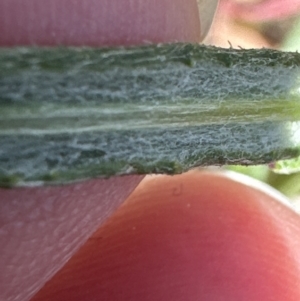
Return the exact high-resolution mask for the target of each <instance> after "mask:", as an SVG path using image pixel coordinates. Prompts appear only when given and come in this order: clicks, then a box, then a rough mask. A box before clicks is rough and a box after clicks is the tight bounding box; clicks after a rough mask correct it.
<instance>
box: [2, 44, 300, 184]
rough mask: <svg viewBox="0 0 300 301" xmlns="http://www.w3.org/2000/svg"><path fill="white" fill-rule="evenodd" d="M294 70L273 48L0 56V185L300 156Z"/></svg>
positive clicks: (298, 59)
mask: <svg viewBox="0 0 300 301" xmlns="http://www.w3.org/2000/svg"><path fill="white" fill-rule="evenodd" d="M299 71H300V55H299V54H298V53H284V52H279V51H274V50H267V49H261V50H243V49H240V50H236V49H220V48H216V47H206V46H200V45H190V44H169V45H160V46H155V45H151V46H147V47H136V48H127V49H125V48H115V49H93V48H13V49H8V48H6V49H5V48H4V49H1V50H0V145H1V149H0V186H1V185H2V186H5V185H7V186H11V185H25V184H26V183H27V184H28V183H29V182H36V183H37V182H39V183H42V182H48V183H62V182H68V181H73V180H79V179H84V178H90V177H98V176H104V177H107V176H111V175H116V174H128V173H153V172H154V173H169V174H174V173H178V172H182V171H185V170H188V169H189V168H192V167H195V166H205V165H222V164H244V165H250V164H262V163H269V162H271V161H274V160H278V159H283V158H291V157H294V156H297V155H299V154H300V147H299V146H300V136H299V135H297V133H298V132H299V129H300V124H299V120H300V94H299V93H300V92H299V91H300V90H299V89H300V82H299V75H300V73H299Z"/></svg>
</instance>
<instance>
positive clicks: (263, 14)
mask: <svg viewBox="0 0 300 301" xmlns="http://www.w3.org/2000/svg"><path fill="white" fill-rule="evenodd" d="M221 3H222V5H223V4H225V5H226V4H228V7H227V9H228V13H230V14H231V15H232V16H234V17H236V18H238V19H242V20H244V21H247V22H268V21H273V20H278V19H284V18H288V17H291V16H294V15H297V14H299V12H300V1H299V0H263V1H260V2H258V3H238V2H235V1H233V0H223V1H222V2H221Z"/></svg>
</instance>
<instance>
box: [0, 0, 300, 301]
mask: <svg viewBox="0 0 300 301" xmlns="http://www.w3.org/2000/svg"><path fill="white" fill-rule="evenodd" d="M39 3H43V5H40V4H39ZM56 3H57V5H55V4H56ZM58 3H59V4H58ZM84 3H85V5H84V6H85V8H82V5H83V1H75V0H73V1H71V0H69V1H66V0H61V1H59V2H58V0H48V1H46V0H39V1H38V0H0V23H1V22H3V23H1V24H0V45H2V46H13V45H31V44H42V45H56V44H66V45H67V44H68V45H83V44H84V45H98V46H101V45H102V46H107V45H132V44H144V43H148V42H155V43H156V42H171V41H191V42H196V41H198V39H199V36H200V29H199V24H200V22H199V19H198V12H197V10H196V1H195V0H172V1H167V0H163V1H158V0H157V1H156V0H152V1H150V0H148V1H147V0H131V1H130V0H127V1H125V0H98V1H96V0H95V1H92V0H86V1H84ZM132 3H134V4H132ZM88 4H89V5H88ZM151 20H153V21H151ZM75 29H76V30H75ZM212 177H213V176H212V175H211V176H210V175H209V174H204V176H201V178H199V176H198V175H197V174H195V173H190V174H185V175H182V176H175V177H158V178H156V180H155V181H151V182H149V185H148V184H147V182H146V183H144V184H142V186H140V187H139V189H138V191H137V192H136V193H135V194H134V196H133V197H132V198H131V199H130V200H129V201H128V203H127V204H126V205H125V206H124V207H122V208H121V210H120V211H118V212H117V213H116V215H115V216H114V217H113V218H112V219H111V220H110V221H109V222H107V224H106V225H105V226H103V227H100V226H101V225H102V224H103V222H104V221H105V220H106V219H107V217H108V216H109V215H111V214H112V212H113V211H115V210H116V208H117V207H118V206H119V205H120V204H121V203H122V202H124V200H125V199H126V197H127V196H128V195H129V193H130V192H131V191H132V190H133V189H134V188H135V187H136V186H137V184H138V183H139V182H140V181H141V180H142V178H143V177H142V176H128V177H114V178H111V179H109V180H100V179H98V180H90V181H85V182H82V183H78V184H73V185H66V186H60V187H40V188H38V187H35V188H19V189H13V190H7V189H0V246H1V248H0V269H1V273H0V300H5V301H12V300H20V301H27V300H29V299H31V298H32V296H33V295H34V294H36V293H37V292H38V291H40V292H39V293H38V294H37V295H36V296H35V297H34V300H43V301H45V300H47V298H49V297H51V295H50V294H51V291H52V290H53V292H55V295H54V296H53V295H52V297H51V298H50V299H51V300H72V297H74V296H72V294H73V292H76V293H77V294H78V295H76V296H82V298H83V299H80V300H108V301H109V300H112V301H113V300H114V301H115V300H120V299H118V298H121V296H123V293H124V296H125V298H121V300H133V301H135V300H146V298H148V300H175V301H179V300H180V301H181V300H195V298H196V299H197V297H199V296H201V298H202V296H204V297H205V296H207V298H208V299H206V300H215V301H219V300H223V301H224V300H225V301H227V300H234V301H235V299H232V298H233V297H237V299H236V300H242V301H245V300H247V301H248V300H249V301H250V300H266V301H269V300H270V301H271V300H272V301H277V300H278V301H279V300H285V301H292V300H299V299H300V296H299V290H298V283H300V273H299V269H298V268H299V255H298V252H297V250H299V249H300V248H299V236H298V233H299V230H300V226H299V224H300V220H299V217H298V215H296V214H295V213H294V212H293V211H291V210H290V209H288V208H286V207H284V206H282V205H278V203H277V202H276V201H274V200H273V199H272V198H271V197H267V196H264V197H262V196H261V194H258V193H257V192H256V191H255V190H253V189H251V188H249V187H246V186H243V185H239V186H238V187H239V188H238V187H237V186H236V185H235V184H234V182H232V181H231V180H228V179H226V181H225V180H224V179H223V178H222V179H221V178H218V177H216V178H214V179H213V178H212ZM166 179H167V180H166ZM224 181H225V182H224ZM203 183H205V185H204V184H203ZM245 187H246V188H245ZM188 201H189V203H187V202H188ZM188 204H190V207H188ZM250 204H251V205H250ZM170 205H171V206H170ZM126 208H127V209H126ZM134 208H135V209H134ZM133 209H134V210H133ZM216 213H220V214H216ZM133 227H136V230H138V231H137V235H135V234H134V229H133ZM97 228H98V229H99V230H98V231H97V232H96V233H95V234H94V235H93V236H92V238H91V239H90V240H89V241H88V242H87V243H86V244H85V245H84V246H83V244H84V243H85V242H86V240H87V239H88V237H89V236H90V235H91V234H92V233H93V232H94V231H95V230H96V229H97ZM129 230H130V231H129ZM102 234H105V235H108V234H109V237H107V238H106V239H105V240H103V242H102V240H101V237H102ZM199 238H200V239H199ZM203 242H205V244H203ZM257 245H260V246H262V248H258V247H257ZM80 246H83V247H82V248H81V249H79V248H80ZM233 246H234V248H233ZM78 250H79V251H78ZM99 250H100V251H99ZM77 251H78V253H76V252H77ZM74 253H76V255H75V257H73V259H71V260H70V261H69V262H68V264H67V265H66V266H65V267H64V268H63V269H62V270H61V271H60V272H59V273H58V274H56V276H54V277H53V278H52V280H50V281H49V282H48V283H47V285H46V286H44V284H45V282H46V281H47V280H48V279H50V278H51V277H52V276H53V275H54V274H55V273H56V272H57V271H58V270H59V269H60V268H61V267H62V266H63V265H64V264H65V263H66V261H67V260H68V259H69V258H70V257H72V255H74ZM233 254H234V256H233ZM133 255H134V256H133ZM199 260H200V261H199ZM239 266H241V267H242V268H241V269H239ZM93 267H95V269H94V268H93ZM216 269H217V271H220V273H217V272H216ZM78 270H79V272H78ZM114 272H115V274H114ZM245 272H247V273H245ZM81 273H82V276H84V277H82V276H80V275H81ZM64 275H65V276H64ZM87 280H88V281H87ZM201 282H202V283H204V284H205V286H204V288H203V289H202V290H200V289H199V283H201ZM72 283H73V284H72ZM99 283H101V285H102V287H103V286H105V287H106V291H105V290H101V291H99ZM236 283H238V286H237V285H236ZM249 283H250V284H251V285H250V286H249ZM43 286H44V288H43V289H42V290H40V289H41V287H43ZM202 287H203V286H202ZM49 288H50V290H49ZM251 288H254V289H253V290H251ZM218 289H219V290H218ZM87 291H90V294H89V295H86V294H85V292H87ZM108 291H111V292H114V293H112V294H109V296H108V295H105V294H108ZM131 293H134V294H135V298H137V299H134V298H133V299H130V297H131V296H130V294H131ZM201 293H202V294H203V293H205V295H199V294H201ZM271 293H272V294H271ZM101 294H102V295H101ZM143 294H144V295H143ZM234 294H235V295H234ZM127 296H128V298H126V297H127ZM139 296H142V298H138V297H139ZM223 296H225V297H226V298H227V299H224V298H225V297H224V298H223ZM249 296H250V297H251V298H250V299H249ZM106 297H107V298H106ZM143 297H144V298H143ZM204 297H203V298H204ZM256 297H257V298H256ZM260 297H261V298H260ZM84 298H86V299H84ZM110 298H111V299H110ZM176 298H177V299H176ZM73 300H76V299H75V297H74V299H73ZM200 300H203V301H204V300H205V299H200ZM206 300H205V301H206Z"/></svg>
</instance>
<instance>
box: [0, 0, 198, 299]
mask: <svg viewBox="0 0 300 301" xmlns="http://www.w3.org/2000/svg"><path fill="white" fill-rule="evenodd" d="M199 24H200V22H199V14H198V10H197V6H196V1H195V0H172V1H167V0H128V1H125V0H114V1H113V0H84V1H77V0H0V46H18V45H62V44H63V45H87V46H96V45H97V46H107V45H133V44H144V43H149V42H153V43H158V42H161V43H162V42H174V41H181V42H187V41H190V42H197V41H198V40H199V37H200V34H201V31H200V26H199ZM142 178H143V176H127V177H114V178H111V179H109V180H100V179H99V180H92V181H86V182H82V183H79V184H75V185H66V186H61V187H38V188H20V189H13V190H7V189H1V188H0V246H1V247H0V270H1V272H0V300H5V301H11V300H14V301H15V300H20V301H27V300H29V299H30V298H31V297H32V296H33V295H34V294H35V293H36V292H37V291H38V290H39V289H40V288H41V287H42V286H43V285H44V283H45V282H46V281H47V280H48V279H49V278H51V277H52V275H53V274H55V273H56V271H57V270H59V269H60V268H61V267H62V266H63V265H64V263H65V262H66V261H67V260H68V259H69V258H70V257H71V256H72V254H74V252H76V250H78V248H79V247H80V246H81V245H82V244H83V243H84V242H85V241H86V240H87V238H88V237H89V236H90V235H91V233H93V232H94V231H95V230H96V229H97V228H98V227H99V226H100V225H101V224H102V223H103V222H104V220H105V219H106V218H107V217H108V216H109V215H110V214H111V213H112V212H113V211H114V210H116V208H118V206H119V205H120V204H121V203H122V202H124V200H125V199H126V198H127V196H128V195H129V193H130V192H132V191H133V189H134V188H135V187H136V186H137V185H138V183H139V182H140V181H141V180H142Z"/></svg>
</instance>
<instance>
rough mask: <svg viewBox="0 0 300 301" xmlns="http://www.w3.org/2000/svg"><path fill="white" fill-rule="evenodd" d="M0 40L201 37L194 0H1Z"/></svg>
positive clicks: (104, 41) (78, 42)
mask: <svg viewBox="0 0 300 301" xmlns="http://www.w3.org/2000/svg"><path fill="white" fill-rule="evenodd" d="M0 28H1V35H0V45H2V46H18V45H46V46H53V45H73V46H82V45H84V46H120V45H121V46H126V45H140V44H147V43H163V42H175V41H178V42H199V40H200V36H201V32H200V21H199V12H198V7H197V2H196V0H173V1H168V0H131V1H124V0H123V1H120V0H101V1H100V0H85V1H78V0H75V1H69V0H26V1H25V0H2V1H0Z"/></svg>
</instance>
